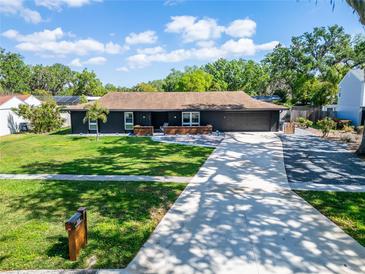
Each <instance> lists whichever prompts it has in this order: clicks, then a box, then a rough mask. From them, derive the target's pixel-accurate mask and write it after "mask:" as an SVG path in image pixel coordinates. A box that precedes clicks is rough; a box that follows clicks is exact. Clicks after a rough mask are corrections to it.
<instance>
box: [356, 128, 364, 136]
mask: <svg viewBox="0 0 365 274" xmlns="http://www.w3.org/2000/svg"><path fill="white" fill-rule="evenodd" d="M356 133H357V134H359V135H362V134H363V133H364V126H358V127H356Z"/></svg>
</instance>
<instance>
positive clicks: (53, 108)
mask: <svg viewBox="0 0 365 274" xmlns="http://www.w3.org/2000/svg"><path fill="white" fill-rule="evenodd" d="M13 111H14V112H15V113H16V114H18V115H19V116H21V117H23V118H24V119H25V120H28V121H29V122H30V126H31V128H32V130H33V132H34V133H46V132H51V131H54V130H57V129H60V128H61V126H62V124H63V119H62V117H61V114H60V108H59V107H58V106H57V104H56V103H55V102H54V101H52V100H49V101H46V102H43V103H42V104H41V105H40V106H29V105H19V108H17V109H13Z"/></svg>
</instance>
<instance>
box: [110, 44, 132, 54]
mask: <svg viewBox="0 0 365 274" xmlns="http://www.w3.org/2000/svg"><path fill="white" fill-rule="evenodd" d="M128 49H129V47H128V46H123V47H122V46H120V45H119V44H116V43H113V42H109V43H107V44H105V52H106V53H109V54H118V53H122V52H124V51H126V50H128Z"/></svg>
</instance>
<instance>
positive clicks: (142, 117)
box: [123, 111, 151, 126]
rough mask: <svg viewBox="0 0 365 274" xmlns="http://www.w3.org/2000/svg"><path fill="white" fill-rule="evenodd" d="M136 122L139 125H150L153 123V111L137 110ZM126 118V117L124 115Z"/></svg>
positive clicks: (135, 114) (134, 113)
mask: <svg viewBox="0 0 365 274" xmlns="http://www.w3.org/2000/svg"><path fill="white" fill-rule="evenodd" d="M133 115H134V124H135V125H139V126H150V125H151V112H142V111H135V112H133ZM123 120H124V117H123Z"/></svg>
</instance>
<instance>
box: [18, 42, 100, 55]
mask: <svg viewBox="0 0 365 274" xmlns="http://www.w3.org/2000/svg"><path fill="white" fill-rule="evenodd" d="M16 48H18V49H20V50H23V51H30V52H34V53H39V54H40V55H52V54H53V55H58V56H65V55H68V54H76V55H86V54H88V53H90V52H104V51H105V48H104V44H103V43H101V42H98V41H96V40H94V39H83V40H77V41H49V42H43V43H33V42H24V43H20V44H18V45H16Z"/></svg>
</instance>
